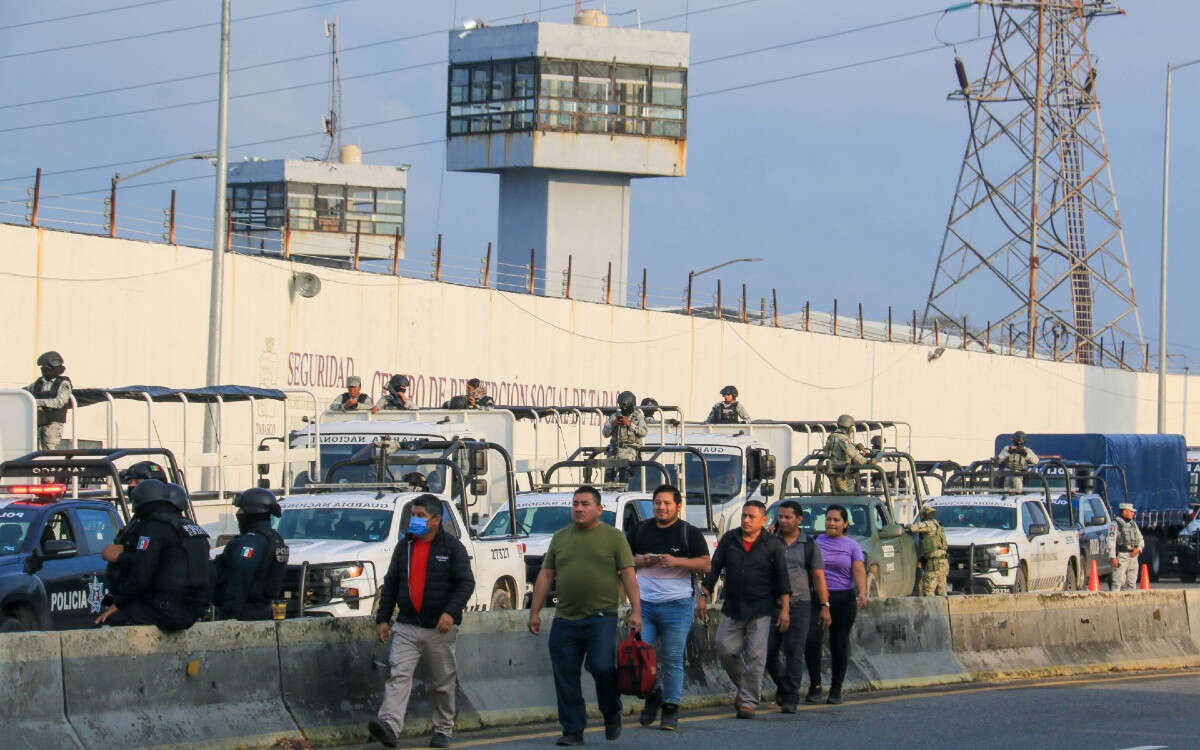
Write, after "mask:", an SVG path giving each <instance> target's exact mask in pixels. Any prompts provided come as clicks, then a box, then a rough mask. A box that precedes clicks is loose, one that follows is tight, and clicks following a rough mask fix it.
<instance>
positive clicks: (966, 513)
mask: <svg viewBox="0 0 1200 750" xmlns="http://www.w3.org/2000/svg"><path fill="white" fill-rule="evenodd" d="M936 507H937V520H938V523H940V524H941V525H943V526H945V527H946V528H953V529H1002V530H1004V531H1012V530H1013V529H1015V528H1017V509H1016V508H1008V507H1005V506H1002V505H942V504H940V503H939V504H938V505H937V506H936Z"/></svg>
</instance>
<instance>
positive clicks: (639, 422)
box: [604, 391, 646, 481]
mask: <svg viewBox="0 0 1200 750" xmlns="http://www.w3.org/2000/svg"><path fill="white" fill-rule="evenodd" d="M604 437H606V438H608V451H607V453H608V455H609V457H611V458H621V459H624V460H626V461H636V460H637V459H638V449H639V448H641V447H642V444H643V443H645V441H646V416H645V415H644V414H643V413H642V410H641V409H639V408H638V406H637V396H635V395H633V391H621V395H619V396H617V410H616V411H614V412H613V413H612V415H611V416H609V418H608V420H607V421H605V423H604ZM627 473H628V472H622V474H627ZM612 478H615V477H610V478H608V479H609V480H610V481H611V479H612Z"/></svg>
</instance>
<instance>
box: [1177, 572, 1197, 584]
mask: <svg viewBox="0 0 1200 750" xmlns="http://www.w3.org/2000/svg"><path fill="white" fill-rule="evenodd" d="M1179 581H1180V582H1181V583H1195V582H1196V571H1194V570H1193V571H1191V572H1185V571H1182V570H1181V571H1179Z"/></svg>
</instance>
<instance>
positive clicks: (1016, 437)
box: [1013, 430, 1025, 445]
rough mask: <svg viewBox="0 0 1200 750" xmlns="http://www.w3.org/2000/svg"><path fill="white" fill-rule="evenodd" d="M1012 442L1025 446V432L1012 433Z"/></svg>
mask: <svg viewBox="0 0 1200 750" xmlns="http://www.w3.org/2000/svg"><path fill="white" fill-rule="evenodd" d="M1013 442H1014V443H1016V444H1017V445H1025V431H1024V430H1017V431H1016V432H1014V433H1013Z"/></svg>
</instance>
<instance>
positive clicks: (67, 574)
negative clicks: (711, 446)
mask: <svg viewBox="0 0 1200 750" xmlns="http://www.w3.org/2000/svg"><path fill="white" fill-rule="evenodd" d="M147 457H151V458H154V459H157V460H158V462H161V464H162V466H164V467H165V469H166V470H165V472H164V473H166V474H167V475H168V476H169V478H170V479H171V480H173V481H176V482H179V483H182V481H183V477H182V474H181V473H180V472H179V469H178V466H177V465H176V464H175V459H174V456H172V455H171V454H170V452H169V451H164V450H158V449H145V450H119V451H109V450H107V449H78V450H63V451H37V452H34V453H30V454H28V455H25V456H21V457H20V458H16V459H13V460H11V461H7V462H5V463H4V464H2V465H0V632H14V631H21V630H64V629H69V628H86V627H91V626H92V622H93V620H95V618H96V616H97V615H99V614H100V602H101V600H102V599H103V598H104V594H105V593H106V591H107V589H106V586H105V579H104V574H105V569H106V567H107V564H106V563H105V562H104V559H103V558H102V557H101V556H100V553H101V552H103V550H104V548H105V547H106V546H107V545H109V544H110V543H112V541H113V539H114V538H115V537H116V535H117V532H119V531H120V530H121V529H122V528H123V527H124V525H125V522H126V521H127V520H128V518H129V514H128V504H127V502H126V492H125V487H124V484H123V483H122V481H121V474H122V472H121V470H120V469H118V468H117V467H118V466H126V465H128V464H130V463H133V462H135V461H138V460H142V459H146V458H147ZM163 459H166V460H163Z"/></svg>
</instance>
